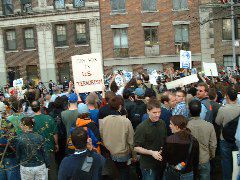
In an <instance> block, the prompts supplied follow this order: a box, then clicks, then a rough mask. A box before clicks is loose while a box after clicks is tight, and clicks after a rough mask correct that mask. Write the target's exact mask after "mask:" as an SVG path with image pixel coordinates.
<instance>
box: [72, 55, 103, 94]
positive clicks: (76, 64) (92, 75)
mask: <svg viewBox="0 0 240 180" xmlns="http://www.w3.org/2000/svg"><path fill="white" fill-rule="evenodd" d="M72 69H73V79H74V84H75V89H76V90H77V91H78V92H79V93H85V92H93V91H102V87H103V85H104V79H103V67H102V57H101V55H100V53H92V54H84V55H76V56H72Z"/></svg>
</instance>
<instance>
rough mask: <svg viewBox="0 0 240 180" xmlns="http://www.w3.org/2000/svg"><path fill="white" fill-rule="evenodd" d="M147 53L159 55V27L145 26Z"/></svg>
mask: <svg viewBox="0 0 240 180" xmlns="http://www.w3.org/2000/svg"><path fill="white" fill-rule="evenodd" d="M144 39H145V41H144V42H145V55H146V56H148V55H159V43H158V27H145V28H144Z"/></svg>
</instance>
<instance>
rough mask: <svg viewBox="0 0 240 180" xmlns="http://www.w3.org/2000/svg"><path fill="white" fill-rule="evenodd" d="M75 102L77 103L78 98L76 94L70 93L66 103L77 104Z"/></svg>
mask: <svg viewBox="0 0 240 180" xmlns="http://www.w3.org/2000/svg"><path fill="white" fill-rule="evenodd" d="M77 101H78V96H77V94H75V93H71V94H70V95H69V96H68V103H69V104H77Z"/></svg>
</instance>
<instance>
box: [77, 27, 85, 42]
mask: <svg viewBox="0 0 240 180" xmlns="http://www.w3.org/2000/svg"><path fill="white" fill-rule="evenodd" d="M86 43H87V34H86V23H76V44H86Z"/></svg>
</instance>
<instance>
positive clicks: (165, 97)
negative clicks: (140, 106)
mask: <svg viewBox="0 0 240 180" xmlns="http://www.w3.org/2000/svg"><path fill="white" fill-rule="evenodd" d="M169 100H170V99H169V96H168V95H163V96H162V97H161V103H162V104H164V105H165V106H169Z"/></svg>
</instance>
